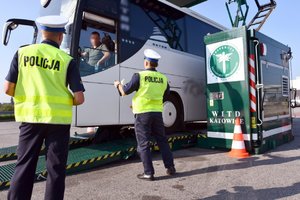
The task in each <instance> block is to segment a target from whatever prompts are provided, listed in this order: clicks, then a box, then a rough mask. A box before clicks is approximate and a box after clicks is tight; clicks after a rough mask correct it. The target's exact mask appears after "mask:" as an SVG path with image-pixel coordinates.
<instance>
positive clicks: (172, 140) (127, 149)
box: [0, 133, 197, 190]
mask: <svg viewBox="0 0 300 200" xmlns="http://www.w3.org/2000/svg"><path fill="white" fill-rule="evenodd" d="M168 143H169V145H170V147H171V149H172V150H178V149H182V148H187V147H190V146H195V145H196V143H197V133H179V134H174V135H172V136H170V137H169V138H168ZM151 146H152V150H153V151H156V150H159V149H158V147H157V145H156V143H155V142H152V143H151ZM134 155H136V141H135V139H134V138H127V139H122V140H116V141H111V142H107V143H103V144H97V145H95V144H93V145H87V146H85V147H80V148H75V149H74V148H73V149H71V150H70V151H69V156H68V162H67V166H66V169H67V174H72V173H78V172H81V171H83V170H88V169H91V168H95V167H99V166H102V165H104V164H108V163H111V162H114V161H118V160H126V159H128V158H130V157H132V156H134ZM15 165H16V163H11V164H7V165H3V166H0V190H3V189H6V188H8V187H9V185H10V180H11V178H12V175H13V172H14V168H15ZM46 177H47V171H46V167H45V156H44V155H42V156H40V158H39V160H38V165H37V169H36V176H35V180H36V181H42V180H45V179H46Z"/></svg>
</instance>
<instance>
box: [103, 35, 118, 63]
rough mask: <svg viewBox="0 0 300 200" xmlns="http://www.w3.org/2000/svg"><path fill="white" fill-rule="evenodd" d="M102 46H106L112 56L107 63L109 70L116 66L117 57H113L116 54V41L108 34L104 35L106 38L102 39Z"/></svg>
mask: <svg viewBox="0 0 300 200" xmlns="http://www.w3.org/2000/svg"><path fill="white" fill-rule="evenodd" d="M102 44H104V45H105V46H106V47H107V49H108V51H109V52H110V54H111V56H110V58H109V59H107V60H106V62H105V68H109V67H112V66H114V65H115V57H114V56H113V55H114V53H115V41H113V40H112V38H111V37H110V35H109V34H108V33H104V37H103V38H102Z"/></svg>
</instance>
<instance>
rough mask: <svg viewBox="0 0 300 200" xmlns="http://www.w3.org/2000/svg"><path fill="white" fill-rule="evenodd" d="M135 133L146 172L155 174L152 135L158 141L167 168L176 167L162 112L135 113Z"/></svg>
mask: <svg viewBox="0 0 300 200" xmlns="http://www.w3.org/2000/svg"><path fill="white" fill-rule="evenodd" d="M135 134H136V139H137V144H138V148H137V151H138V154H139V155H140V158H141V160H142V162H143V165H144V173H145V174H147V175H152V174H154V168H153V164H152V157H151V151H150V139H151V136H153V137H154V139H155V140H156V141H157V144H158V146H159V149H160V152H161V154H162V159H163V162H164V165H165V167H166V168H170V167H174V159H173V155H172V152H171V150H170V146H169V144H168V141H167V138H166V136H165V128H164V123H163V118H162V113H159V112H149V113H143V114H136V115H135Z"/></svg>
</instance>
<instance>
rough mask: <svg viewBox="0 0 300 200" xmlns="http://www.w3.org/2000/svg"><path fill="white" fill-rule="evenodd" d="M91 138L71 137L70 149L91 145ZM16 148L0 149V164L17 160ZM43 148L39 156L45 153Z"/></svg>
mask: <svg viewBox="0 0 300 200" xmlns="http://www.w3.org/2000/svg"><path fill="white" fill-rule="evenodd" d="M92 140H93V138H88V137H86V138H83V137H71V138H70V142H69V145H70V149H73V148H77V147H80V146H82V145H88V144H91V142H92ZM17 147H18V146H11V147H6V148H1V149H0V162H2V161H8V160H14V159H17V154H16V151H17ZM44 150H45V146H43V147H42V149H41V155H43V154H44V153H45V151H44Z"/></svg>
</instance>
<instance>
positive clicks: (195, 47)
mask: <svg viewBox="0 0 300 200" xmlns="http://www.w3.org/2000/svg"><path fill="white" fill-rule="evenodd" d="M186 30H187V51H188V52H189V53H191V54H195V55H198V56H201V57H204V56H205V45H204V36H205V35H207V34H208V33H215V32H218V31H220V30H219V29H217V28H215V27H213V26H211V25H209V24H206V23H205V22H202V21H199V20H197V19H194V18H192V17H187V18H186Z"/></svg>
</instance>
